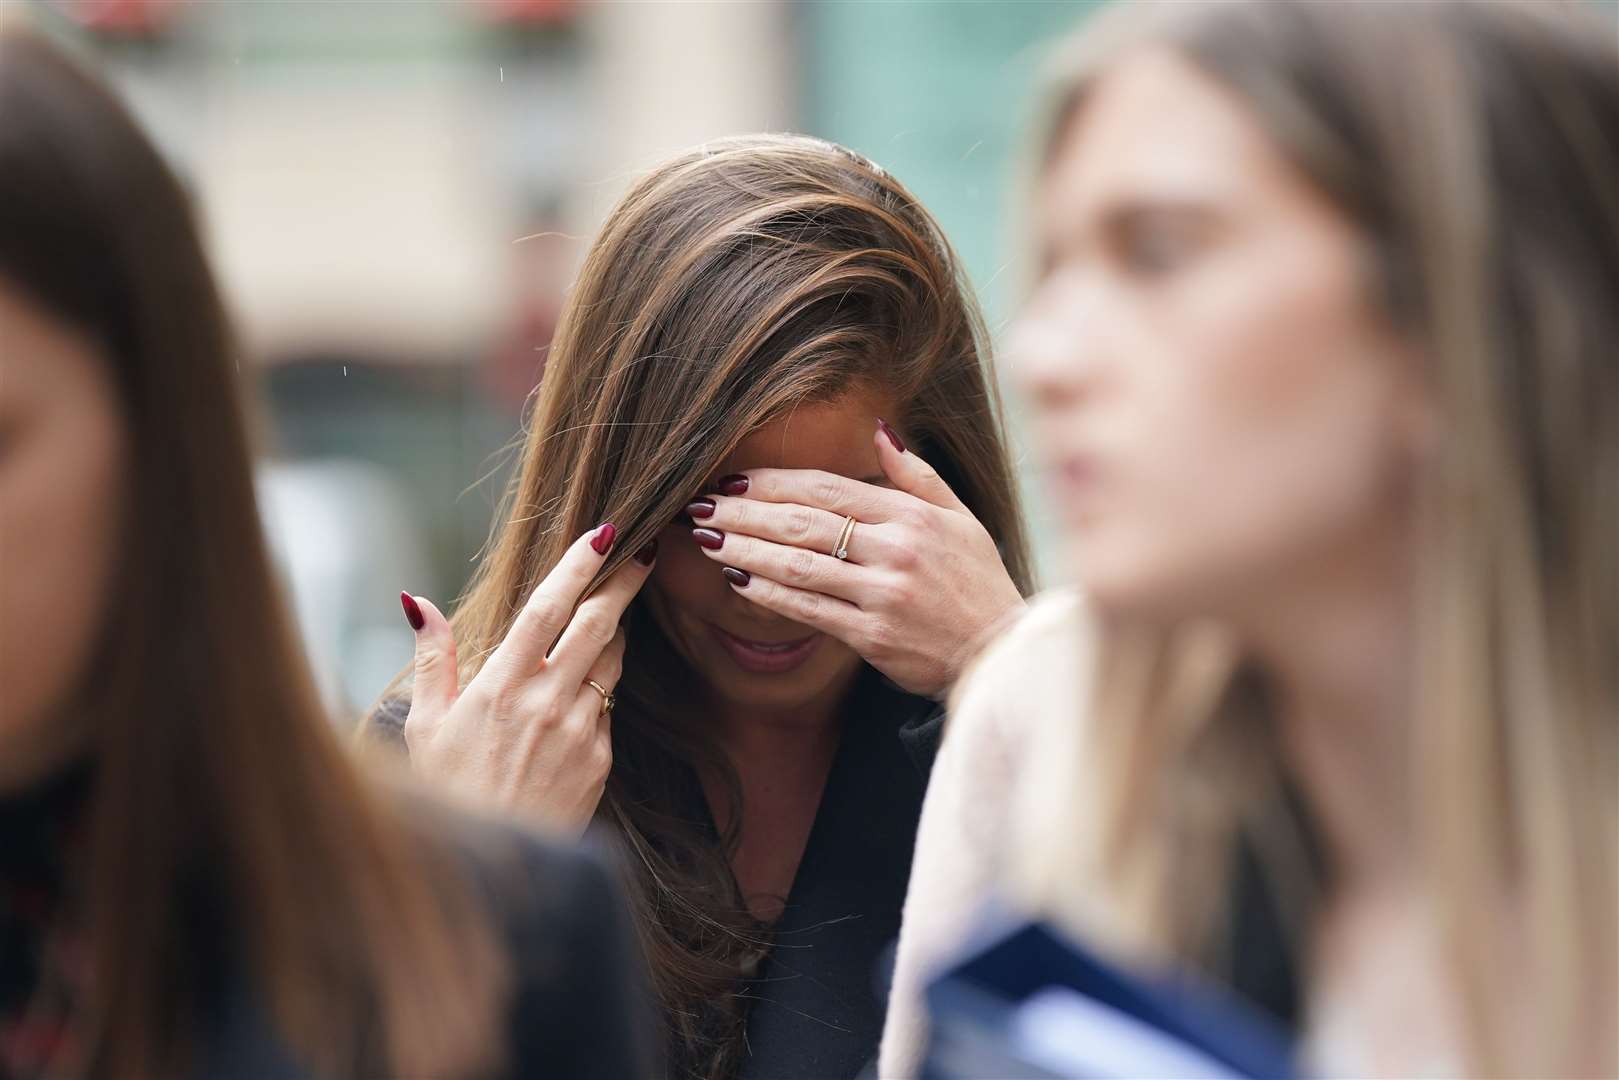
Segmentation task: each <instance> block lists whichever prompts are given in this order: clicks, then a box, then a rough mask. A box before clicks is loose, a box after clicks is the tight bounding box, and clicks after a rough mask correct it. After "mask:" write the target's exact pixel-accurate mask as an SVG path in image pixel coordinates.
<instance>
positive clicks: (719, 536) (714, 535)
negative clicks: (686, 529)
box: [691, 529, 725, 551]
mask: <svg viewBox="0 0 1619 1080" xmlns="http://www.w3.org/2000/svg"><path fill="white" fill-rule="evenodd" d="M691 538H692V539H693V540H695V541H697V542H698V543H699V544H701V545H702V546H703V547H706V548H707V549H708V550H710V551H718V550H719V549H720V548H721V547H722V546H724V544H725V534H724V533H722V532H720V531H719V530H718V529H693V530H692V531H691Z"/></svg>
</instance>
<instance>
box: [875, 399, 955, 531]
mask: <svg viewBox="0 0 1619 1080" xmlns="http://www.w3.org/2000/svg"><path fill="white" fill-rule="evenodd" d="M872 439H873V440H875V442H876V444H877V463H878V464H879V465H881V466H882V467H883V475H884V476H886V477H888V479H890V480H892V481H893V482H894V486H895V487H896V488H898V489H899V490H901V491H903V492H905V493H906V494H908V495H915V496H916V497H917V498H918V499H922V500H923V501H925V502H930V503H932V504H933V505H934V506H939V507H943V508H944V509H946V510H956V511H960V512H961V513H964V514H965V513H970V512H971V511H969V510H968V509H967V506H966V504H965V503H963V502H962V501H961V500H960V499H958V498H956V493H955V492H954V491H951V490H950V485H949V484H947V483H945V482H944V477H942V476H940V475H939V474H938V472H936V471H935V470H934V468H933V466H931V465H929V464H928V463H927V462H925V461H923V460H922V459H921V458H919V457H917V456H916V455H915V454H913V453H911V452H910V450H908V449H906V446H905V440H903V439H901V438H900V437H899V433H898V432H896V431H895V430H894V429H893V428H892V427H889V426H888V422H887V421H886V420H883V419H882V418H881V417H878V419H877V430H876V431H875V432H873V433H872Z"/></svg>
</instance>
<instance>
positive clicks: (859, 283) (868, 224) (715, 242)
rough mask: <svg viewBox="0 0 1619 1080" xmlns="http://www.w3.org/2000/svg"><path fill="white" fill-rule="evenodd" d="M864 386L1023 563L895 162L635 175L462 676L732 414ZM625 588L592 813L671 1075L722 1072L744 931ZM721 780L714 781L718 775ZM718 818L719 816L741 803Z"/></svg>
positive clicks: (962, 354)
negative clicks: (699, 818) (577, 551)
mask: <svg viewBox="0 0 1619 1080" xmlns="http://www.w3.org/2000/svg"><path fill="white" fill-rule="evenodd" d="M863 387H869V388H876V389H880V390H882V391H884V392H886V393H887V394H889V395H890V396H892V397H893V398H894V399H896V400H897V401H899V402H900V403H901V407H902V410H903V415H901V416H898V417H894V418H892V419H894V420H895V421H896V422H898V423H899V424H900V426H901V427H902V429H903V430H904V431H905V433H906V436H907V439H908V440H909V441H910V442H911V444H912V447H913V449H915V451H916V452H917V453H919V454H920V455H921V456H922V457H923V458H925V459H926V460H927V461H928V462H930V463H931V464H932V465H933V466H934V467H935V468H936V469H937V470H938V472H939V473H940V475H941V476H943V477H944V479H945V480H946V481H947V482H948V483H949V484H950V485H951V487H952V488H954V490H955V492H956V493H957V495H959V496H960V497H961V499H962V501H963V502H964V503H965V504H966V505H967V506H968V507H969V508H970V509H971V510H972V511H973V513H974V514H976V515H977V517H978V519H979V520H980V521H981V522H982V523H983V524H984V526H985V528H986V529H987V530H988V532H989V534H990V536H991V537H993V538H994V539H995V541H996V543H997V544H998V545H999V548H1000V551H1001V555H1002V558H1003V559H1004V561H1005V564H1006V567H1007V569H1008V571H1010V573H1011V575H1012V578H1013V580H1014V581H1016V582H1017V583H1018V584H1019V586H1020V587H1022V588H1023V589H1024V590H1025V591H1027V588H1028V584H1029V566H1028V556H1027V552H1026V548H1025V542H1024V536H1023V526H1022V523H1021V520H1020V516H1019V508H1018V502H1017V496H1016V490H1017V488H1016V483H1015V481H1014V477H1013V475H1012V469H1011V465H1010V461H1009V458H1008V454H1007V451H1006V444H1005V441H1004V438H1003V434H1002V420H1001V412H1000V404H999V400H998V397H997V395H996V390H995V385H994V382H993V380H992V378H991V377H990V375H989V373H988V370H987V348H986V342H985V334H984V331H983V327H982V325H981V322H980V318H979V315H978V313H977V309H976V306H975V304H974V302H973V300H972V298H971V293H970V290H969V288H968V286H967V284H966V282H965V280H964V278H963V275H962V273H961V271H960V269H959V267H958V264H957V261H956V258H955V256H954V254H953V253H952V251H951V249H950V246H949V244H948V243H947V242H946V240H945V238H944V236H943V235H942V234H941V232H940V230H939V228H938V226H937V224H936V223H935V222H934V221H933V219H932V218H931V217H930V216H929V215H928V214H927V212H926V211H925V210H924V209H923V208H922V207H921V206H920V204H918V203H917V201H916V199H915V198H914V197H913V196H912V195H911V194H910V193H909V192H908V191H906V189H905V188H904V187H903V186H901V185H900V184H899V182H898V181H896V180H895V179H894V178H893V177H891V176H889V175H888V174H887V173H885V172H884V171H883V170H882V169H880V168H878V167H877V166H876V165H874V164H872V163H871V162H870V161H867V160H866V159H864V158H862V157H860V156H859V155H857V154H854V153H852V152H850V151H848V150H845V149H843V148H842V147H838V146H835V145H833V144H831V143H827V142H823V141H821V140H818V139H812V138H806V137H799V136H756V137H747V138H736V139H728V140H724V141H720V142H715V143H711V144H709V145H707V146H704V147H701V148H699V149H696V150H693V151H691V152H689V153H685V154H682V155H680V156H678V157H676V158H674V159H672V160H670V161H667V162H665V163H663V164H662V165H660V166H658V167H657V168H656V169H654V170H653V171H652V172H651V173H649V174H648V175H646V176H645V177H643V178H642V179H641V180H640V181H639V182H638V183H636V184H635V185H634V186H633V187H632V188H631V189H630V191H629V192H628V194H626V195H625V196H624V198H623V199H622V201H620V203H619V204H618V206H617V207H616V208H615V209H614V210H613V212H612V213H611V214H610V215H609V217H608V219H607V222H606V224H605V225H604V226H603V228H602V230H601V234H600V235H599V236H598V237H597V239H596V242H595V244H594V245H593V246H592V248H591V250H590V253H589V256H588V258H587V259H586V261H585V264H584V267H583V270H582V271H581V273H580V275H579V279H578V281H577V282H576V283H575V285H574V287H573V290H572V293H571V294H570V297H569V301H568V306H567V309H566V311H565V312H564V314H563V317H562V322H561V326H560V329H559V331H558V334H557V338H556V341H555V343H554V344H553V345H552V348H551V352H550V358H549V362H548V364H547V368H546V372H545V378H544V381H543V384H542V386H541V388H540V392H539V396H538V400H537V403H536V405H535V408H534V412H533V415H532V420H531V429H530V431H529V433H528V441H527V447H526V449H525V452H524V457H523V462H522V468H521V471H520V475H518V476H517V478H516V480H515V482H514V484H513V487H512V489H511V492H510V495H509V505H508V506H507V508H506V513H505V515H504V521H503V522H502V523H501V525H500V526H499V529H498V532H497V534H496V536H495V538H494V540H493V542H492V547H491V549H490V551H489V552H488V553H487V555H486V557H485V559H484V560H483V563H482V565H481V566H480V567H479V569H478V573H477V576H476V579H475V580H474V582H473V584H472V585H471V587H470V589H469V591H468V593H467V595H466V597H465V598H464V600H463V601H462V603H461V605H460V607H459V610H458V611H457V612H456V614H455V617H454V620H453V623H454V626H455V630H456V637H457V644H458V647H459V650H460V655H461V656H463V657H467V658H469V660H470V662H468V663H465V664H464V665H463V672H462V674H463V676H464V677H470V675H471V673H472V671H474V670H475V669H476V667H477V664H478V662H479V661H480V660H481V658H482V657H483V656H485V655H486V654H487V653H488V652H489V651H490V650H491V649H492V648H493V647H494V646H495V645H496V644H498V643H499V642H500V640H501V639H502V637H503V636H504V635H505V633H506V632H507V630H508V628H509V627H510V626H511V623H512V620H513V618H514V617H515V615H516V612H517V611H518V609H519V606H520V605H521V604H522V602H523V600H524V598H525V597H526V596H527V595H528V593H529V592H530V591H531V590H532V589H533V588H534V586H535V585H536V584H537V583H538V582H539V581H540V580H541V579H542V578H544V576H545V575H546V573H548V572H549V571H550V569H551V568H552V566H554V565H555V563H556V562H557V559H558V558H559V557H560V555H561V553H562V551H563V549H564V548H565V547H566V545H567V544H568V543H569V541H570V540H571V539H572V538H573V537H575V536H577V535H578V534H580V533H582V532H584V531H585V530H586V529H588V528H590V527H592V526H594V525H595V524H596V523H597V522H600V521H613V522H615V523H617V524H618V525H619V526H620V528H621V530H622V532H621V534H620V540H619V542H618V544H617V546H616V548H615V552H616V554H615V556H614V557H613V559H611V560H609V565H608V566H606V567H604V568H603V570H602V571H601V578H598V581H600V580H601V579H602V578H605V576H606V575H607V574H609V573H611V571H612V570H613V569H614V567H615V566H616V565H617V563H618V562H619V561H621V560H622V559H623V558H626V557H628V555H629V553H632V552H635V551H637V550H639V549H640V548H641V547H642V545H644V544H646V543H647V542H648V541H650V540H651V539H652V538H653V537H654V536H655V535H656V534H657V533H658V532H659V530H661V529H662V528H663V527H664V525H665V524H666V523H667V522H669V521H670V520H671V519H673V518H674V517H675V516H676V515H677V514H678V513H679V512H680V510H681V507H682V506H683V505H684V504H685V503H686V501H687V500H688V499H689V498H690V497H691V495H692V493H693V492H696V491H699V490H700V489H701V488H702V486H703V484H704V483H705V481H707V480H708V479H709V478H710V477H711V476H712V474H713V471H714V470H715V468H716V467H717V466H718V465H719V463H720V462H721V460H722V459H723V458H724V457H725V455H726V454H728V453H729V452H730V451H731V449H732V448H734V447H735V446H736V445H737V444H738V443H739V442H740V441H741V440H742V439H743V438H744V437H745V436H746V435H747V434H748V432H749V431H751V430H754V429H755V428H757V427H759V426H761V425H763V424H766V423H769V422H771V421H772V420H774V419H775V418H777V417H779V416H782V415H784V414H785V413H786V412H787V411H788V410H790V409H791V408H792V407H793V406H794V405H795V404H797V403H800V402H804V401H806V400H831V399H836V398H838V397H840V396H842V395H845V394H847V393H849V392H850V391H852V390H856V389H859V388H863ZM646 603H647V598H646V597H644V596H643V597H639V598H637V600H636V601H635V605H634V607H632V610H631V612H630V614H629V616H628V618H627V619H626V625H627V627H628V633H629V636H630V641H629V650H628V654H627V655H628V657H629V661H628V663H627V665H626V671H625V675H624V678H623V681H622V683H621V685H620V687H619V690H618V697H619V702H620V704H619V707H618V709H617V711H616V712H615V714H614V722H613V753H614V762H613V769H612V773H611V775H610V777H609V780H608V785H607V794H606V797H605V799H604V800H603V803H602V806H601V808H600V810H599V811H598V817H599V818H602V819H605V820H607V821H608V822H610V823H611V824H612V825H613V826H614V828H615V829H616V831H617V833H618V835H619V836H620V837H621V838H622V839H623V842H624V845H625V847H626V848H628V850H629V852H630V853H631V857H630V859H629V862H630V865H631V867H632V874H633V880H632V881H631V883H630V884H631V893H632V897H633V899H634V902H635V906H636V909H637V915H638V919H637V922H638V926H639V929H640V933H641V937H642V941H643V944H644V945H645V947H646V950H647V953H648V956H649V958H650V961H651V967H652V975H653V980H654V983H655V985H656V987H657V989H658V991H659V994H660V996H661V999H662V1004H663V1007H664V1013H665V1016H666V1018H667V1020H668V1024H669V1032H668V1035H669V1041H670V1044H671V1045H670V1056H671V1060H672V1062H673V1063H674V1065H675V1069H676V1071H677V1072H685V1073H689V1074H690V1075H694V1076H701V1077H704V1078H712V1077H722V1076H725V1075H728V1074H729V1073H731V1072H733V1071H734V1069H735V1067H736V1065H737V1062H738V1054H739V1051H740V1025H741V1023H742V1021H743V1015H742V1009H741V1007H740V1001H739V998H738V992H739V990H740V989H741V986H740V983H741V980H742V978H743V970H744V967H745V965H746V964H747V963H748V962H749V960H750V958H751V957H754V956H756V955H757V952H758V949H759V946H760V942H761V941H762V940H763V939H764V933H763V931H764V928H762V927H760V926H759V925H757V924H756V923H755V922H753V920H751V919H749V918H748V917H747V915H746V912H745V906H744V905H743V904H742V902H741V899H740V897H739V896H738V894H737V889H736V886H735V882H734V880H733V878H732V876H731V872H730V868H729V863H728V861H727V852H726V850H725V849H726V844H727V841H722V842H721V844H719V845H718V846H716V845H715V844H714V843H713V841H712V839H711V838H710V837H708V836H707V835H706V834H705V833H704V832H703V830H702V829H701V828H700V827H699V826H698V824H697V823H696V822H694V821H692V820H690V818H691V814H690V812H689V810H688V807H689V805H690V793H691V790H692V788H691V783H690V777H691V768H692V766H693V764H694V763H696V762H699V761H704V762H708V763H711V764H714V765H715V766H716V767H718V768H719V769H720V770H721V771H722V773H724V772H725V765H724V763H723V761H720V760H718V756H717V752H716V750H715V748H714V747H712V746H710V745H708V744H707V742H706V741H705V738H704V734H703V732H702V731H701V730H700V729H699V728H697V727H696V726H694V725H692V724H689V723H687V722H685V721H686V718H685V717H683V716H682V715H681V713H680V710H679V706H678V703H679V702H681V701H683V700H689V699H690V698H691V696H692V690H691V687H692V686H693V684H694V682H695V680H696V679H697V676H696V675H695V674H694V673H693V672H691V671H690V670H689V668H687V667H686V665H685V664H684V662H683V661H682V660H681V659H680V658H679V657H678V655H677V654H676V652H675V651H674V649H673V648H671V646H670V645H669V643H668V642H667V640H666V639H664V637H663V635H662V633H661V632H660V631H659V629H658V627H657V624H656V620H655V619H653V618H651V617H650V615H651V613H650V612H648V611H645V610H644V605H645V604H646ZM733 787H734V785H733ZM736 819H737V815H734V814H733V815H731V820H733V821H734V820H736Z"/></svg>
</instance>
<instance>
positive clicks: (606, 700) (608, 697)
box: [585, 679, 618, 716]
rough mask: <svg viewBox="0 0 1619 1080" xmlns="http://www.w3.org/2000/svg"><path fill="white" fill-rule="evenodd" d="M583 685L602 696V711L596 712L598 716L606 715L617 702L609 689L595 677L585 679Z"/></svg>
mask: <svg viewBox="0 0 1619 1080" xmlns="http://www.w3.org/2000/svg"><path fill="white" fill-rule="evenodd" d="M585 685H586V686H588V687H590V688H591V689H592V690H594V691H596V693H598V694H600V695H601V696H602V711H601V712H600V713H598V714H597V715H598V716H606V715H607V714H608V713H610V712H612V711H613V706H614V705H616V704H618V699H617V698H615V697H614V696H613V692H612V691H611V690H609V689H607V687H605V686H603V685H602V684H601V683H599V682H597V681H596V680H595V679H586V680H585Z"/></svg>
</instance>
